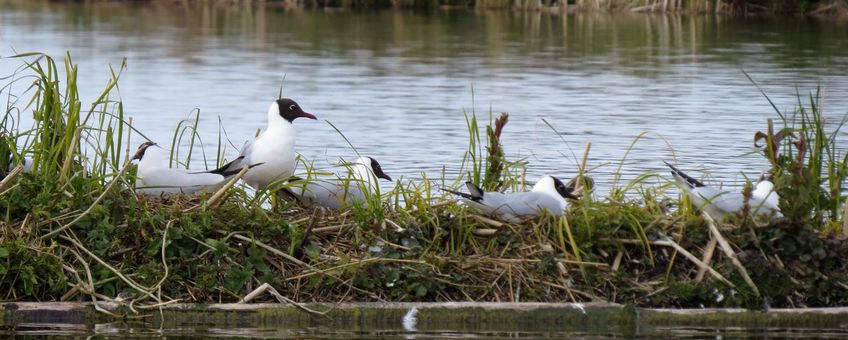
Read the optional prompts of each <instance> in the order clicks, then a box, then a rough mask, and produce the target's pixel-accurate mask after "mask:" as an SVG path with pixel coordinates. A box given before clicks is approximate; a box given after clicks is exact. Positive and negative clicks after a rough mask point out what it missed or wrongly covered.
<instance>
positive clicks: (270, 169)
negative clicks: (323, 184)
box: [223, 98, 318, 190]
mask: <svg viewBox="0 0 848 340" xmlns="http://www.w3.org/2000/svg"><path fill="white" fill-rule="evenodd" d="M297 118H309V119H318V118H316V117H315V116H314V115H313V114H311V113H308V112H305V111H303V109H301V108H300V105H298V104H297V103H296V102H295V101H294V100H291V99H289V98H280V99H277V100H276V101H274V102H273V103H271V107H270V108H268V126H267V127H266V128H265V131H262V133H260V134H259V136H256V138H254V139H253V140H251V141H249V142H247V143H245V145H244V147H243V148H242V149H241V153H240V154H239V156H238V158H236V159H235V160H234V161H232V162H230V163H229V164H227V165H224V167H223V168H224V171H228V172H229V171H238V170H241V168H242V167H244V166H245V165H248V164H257V163H261V165H257V166H255V167H252V168H250V170H248V171H247V173H246V174H245V175H244V177H242V179H243V180H244V181H245V182H246V183H247V184H248V185H250V186H251V187H253V188H254V189H257V190H259V189H272V188H271V186H273V185H276V184H280V182H281V181H282V180H285V179H287V178H289V177H291V175H293V174H294V169H295V166H296V165H297V164H296V161H295V152H294V145H295V136H296V135H297V133H296V131H295V128H294V124H292V123H293V122H294V120H295V119H297Z"/></svg>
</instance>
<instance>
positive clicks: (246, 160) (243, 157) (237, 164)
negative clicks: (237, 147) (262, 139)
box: [219, 139, 256, 173]
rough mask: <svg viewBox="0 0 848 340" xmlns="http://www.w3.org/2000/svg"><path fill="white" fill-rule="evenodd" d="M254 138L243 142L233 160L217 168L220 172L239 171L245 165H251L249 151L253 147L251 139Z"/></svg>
mask: <svg viewBox="0 0 848 340" xmlns="http://www.w3.org/2000/svg"><path fill="white" fill-rule="evenodd" d="M255 140H256V139H251V140H249V141H247V142H245V143H244V146H242V148H241V151H240V152H239V155H238V156H237V157H236V158H235V159H234V160H232V161H231V162H229V163H227V164H224V166H222V167H220V168H219V170H220V173H228V172H233V171H239V170H241V168H243V167H244V166H245V165H249V166H250V165H253V163H252V162H251V160H250V154H251V151H252V149H253V141H255Z"/></svg>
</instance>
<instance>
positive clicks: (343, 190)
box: [288, 156, 392, 210]
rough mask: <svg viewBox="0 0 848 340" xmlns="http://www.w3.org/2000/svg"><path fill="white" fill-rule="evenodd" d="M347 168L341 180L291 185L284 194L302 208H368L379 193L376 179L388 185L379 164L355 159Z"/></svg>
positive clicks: (378, 184) (364, 158) (361, 158)
mask: <svg viewBox="0 0 848 340" xmlns="http://www.w3.org/2000/svg"><path fill="white" fill-rule="evenodd" d="M347 167H348V170H349V171H348V174H347V175H346V176H345V177H342V176H338V177H337V178H335V179H330V180H328V179H318V180H314V181H305V180H296V181H293V182H292V186H291V187H290V188H288V193H289V194H290V195H292V196H294V197H295V198H296V199H297V200H298V201H299V202H300V203H301V204H302V205H305V206H320V207H324V208H328V209H333V210H338V209H343V208H346V207H349V206H350V205H351V204H354V202H360V203H362V204H368V202H370V200H369V197H372V195H378V194H379V193H381V190H380V179H385V180H388V181H392V178H391V177H389V175H387V174H386V173H385V172H383V168H382V167H381V166H380V163H379V162H377V160H376V159H374V158H371V157H367V156H363V157H359V159H357V160H356V162H353V163H350V164H347Z"/></svg>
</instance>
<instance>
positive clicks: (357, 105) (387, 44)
mask: <svg viewBox="0 0 848 340" xmlns="http://www.w3.org/2000/svg"><path fill="white" fill-rule="evenodd" d="M15 51H17V52H26V51H41V52H47V53H49V54H51V55H53V56H56V57H60V56H61V55H63V54H64V53H65V51H69V52H70V53H71V55H72V57H73V59H74V62H76V63H78V64H79V69H80V71H79V74H80V81H81V82H82V92H83V93H82V95H83V98H84V99H85V100H87V102H90V100H92V99H93V98H95V96H96V95H98V94H99V93H100V91H101V89H102V88H103V86H104V84H105V83H106V82H107V80H108V78H109V73H108V72H109V71H108V68H107V66H108V65H109V64H112V65H114V66H115V67H117V66H118V65H120V62H121V59H122V58H124V57H126V58H127V64H128V69H127V70H126V71H125V72H124V73H123V75H122V77H121V80H120V95H121V98H122V99H123V102H124V107H125V111H126V112H127V113H128V114H129V115H131V116H132V117H133V119H134V125H135V126H136V127H137V128H138V129H140V130H141V131H142V132H143V133H144V134H146V135H147V136H148V137H150V138H152V139H154V140H156V141H158V142H160V143H161V144H168V143H170V139H171V137H172V133H173V129H174V127H175V126H176V124H177V122H178V121H179V120H180V119H184V118H187V117H189V116H190V114H191V112H192V110H193V109H195V108H199V109H200V110H201V112H202V115H201V122H200V129H201V131H200V133H201V134H202V136H203V137H204V138H205V139H204V142H205V146H206V148H207V151H208V152H210V153H214V145H215V144H216V142H217V141H216V138H217V133H218V125H219V123H218V119H219V117H220V119H221V121H222V122H223V125H224V126H225V128H226V130H227V133H228V136H229V137H230V140H231V141H232V143H233V144H235V145H239V146H240V145H241V143H242V142H243V141H244V140H246V139H248V138H249V137H250V136H252V135H253V134H254V133H255V131H256V129H258V128H263V127H264V124H265V112H266V110H267V108H268V105H269V104H270V102H271V101H272V100H273V99H275V98H276V95H277V93H278V88H279V84H280V80H281V78H282V77H283V76H284V75H285V85H284V93H285V95H286V96H290V97H293V98H295V99H296V100H297V101H298V102H299V103H300V104H301V105H302V106H303V107H304V108H305V109H306V110H307V111H310V112H314V113H316V114H317V115H318V116H319V118H320V119H321V120H320V121H302V120H299V121H297V122H296V125H297V126H298V129H299V139H298V151H299V152H300V153H301V154H303V155H304V156H306V157H307V158H309V159H312V160H315V162H316V164H317V165H326V164H329V163H334V162H336V161H337V160H338V158H339V157H344V158H350V159H352V158H353V157H354V156H353V152H352V151H351V150H350V148H349V147H348V145H347V143H346V142H345V141H344V139H343V138H342V137H341V136H340V135H339V134H338V133H336V132H335V131H334V130H333V128H332V127H331V126H330V125H329V124H328V122H331V123H333V124H335V125H336V126H337V127H338V128H339V129H340V130H341V131H342V132H344V134H345V135H346V136H347V137H348V138H349V139H350V141H351V142H352V143H353V144H354V145H355V146H356V147H357V148H358V149H359V150H360V152H362V153H363V154H367V155H371V156H374V157H375V158H377V159H379V160H380V162H381V163H382V164H383V168H384V169H385V170H386V171H387V172H388V173H389V174H390V175H392V176H393V177H399V176H400V175H403V176H404V177H406V178H420V177H421V172H422V171H426V172H428V173H429V175H430V177H439V176H440V173H439V172H440V171H441V169H442V168H443V167H444V168H446V169H447V171H448V172H449V175H448V177H449V179H452V178H453V177H455V173H456V171H457V170H458V168H459V166H460V160H461V158H462V155H463V153H464V150H465V148H466V146H467V144H468V143H467V133H466V129H465V118H464V116H463V111H468V112H470V111H476V112H477V113H478V114H480V115H482V116H483V117H486V116H487V115H488V112H490V111H492V112H495V113H499V112H502V111H505V112H509V113H510V122H509V124H508V125H507V128H506V131H505V132H504V136H503V142H504V143H505V145H506V148H507V156H508V157H510V158H512V159H518V158H524V157H526V158H527V159H528V161H529V162H530V164H529V168H528V175H529V177H530V179H531V180H533V179H535V178H536V177H538V176H540V175H542V174H546V173H551V174H555V175H559V176H563V177H569V176H571V175H573V174H574V173H575V172H576V166H575V160H574V159H573V157H572V150H573V152H574V153H575V154H577V155H578V156H579V155H580V154H582V152H583V149H584V146H585V143H587V142H592V143H593V144H592V149H591V154H590V166H597V165H604V164H607V165H605V166H601V167H600V168H598V169H597V170H595V176H597V177H598V178H596V180H597V181H598V182H600V183H604V182H607V181H608V180H609V179H610V178H611V174H612V173H613V172H614V171H615V170H616V167H617V164H618V162H619V160H620V159H621V158H622V157H623V156H624V155H625V152H626V150H627V148H628V147H629V146H630V144H631V143H632V142H633V141H634V139H635V137H636V136H637V135H639V134H640V133H643V132H648V134H647V135H646V138H644V139H643V140H641V141H639V142H638V143H637V144H636V146H635V148H634V149H633V150H632V152H631V153H630V154H629V156H628V159H627V161H626V162H625V164H624V167H623V171H624V173H625V179H627V178H632V177H633V176H635V175H636V174H640V173H644V172H646V171H663V173H664V166H663V165H662V162H661V161H662V160H671V159H672V158H673V153H672V148H671V147H669V145H671V146H672V147H673V150H675V152H676V156H677V157H678V160H679V161H680V162H681V164H682V165H683V166H684V168H686V169H692V170H696V169H710V170H711V171H712V172H713V174H714V175H715V176H716V177H717V178H719V179H720V180H722V181H724V182H735V183H737V184H738V183H739V181H741V180H742V177H741V175H740V171H745V173H746V174H747V175H749V176H756V175H758V174H759V171H761V170H763V169H764V168H765V167H766V166H767V163H766V162H765V161H764V160H763V159H762V158H761V157H759V156H757V155H751V154H750V151H751V150H752V137H753V134H754V132H756V131H757V130H763V129H765V124H766V119H767V118H769V117H776V115H775V114H774V112H773V110H772V109H771V108H770V106H769V105H768V103H767V102H766V100H765V99H764V98H763V97H762V95H761V94H760V93H759V91H758V90H757V88H756V87H755V86H753V85H752V84H751V83H750V81H749V80H748V79H747V78H746V77H745V75H744V74H743V70H744V71H746V72H748V73H749V74H750V75H751V76H752V77H753V78H754V79H755V80H756V81H757V82H759V83H760V84H761V85H762V86H763V87H764V89H765V90H766V91H767V93H768V94H769V95H770V96H771V98H772V99H773V100H774V101H775V103H776V104H777V106H778V107H779V108H780V109H782V110H792V109H793V108H794V106H795V104H796V98H795V93H796V91H798V92H800V93H802V94H806V93H808V92H809V91H813V90H815V88H816V87H817V86H822V87H823V89H824V93H825V98H826V99H825V106H826V111H827V112H830V113H831V117H834V118H836V117H838V116H839V115H841V114H844V113H845V112H846V111H848V25H846V24H845V23H838V22H830V21H822V20H816V19H809V18H748V19H739V18H727V17H719V18H716V17H687V16H646V15H626V14H619V15H549V14H541V13H509V12H484V13H473V12H466V11H436V12H407V11H361V12H360V11H331V10H284V9H278V8H264V7H251V6H244V5H239V6H220V7H219V6H213V5H208V4H206V5H199V6H181V5H176V6H164V5H127V4H94V5H83V4H76V3H71V4H67V3H50V2H41V1H12V2H8V1H7V2H0V55H2V56H6V57H7V56H10V55H13V54H14V53H15ZM20 65H21V60H19V59H0V71H2V72H0V73H2V74H3V75H8V74H11V73H12V72H13V71H14V70H15V69H16V68H17V67H19V66H20ZM26 86H28V84H26V83H23V82H21V83H18V84H16V85H15V86H13V88H12V89H11V91H12V92H13V93H14V92H16V91H22V90H23V89H25V87H26ZM472 93H473V95H472ZM7 94H8V90H7V91H6V92H4V93H3V96H6V95H7ZM543 120H546V121H547V122H549V123H550V124H551V125H553V126H554V127H555V128H556V129H557V130H558V131H559V134H557V133H555V132H554V131H553V130H552V129H551V128H549V127H548V126H547V125H546V124H545V123H544V122H543ZM133 138H134V140H135V141H139V140H140V139H139V138H140V137H138V136H135V137H133ZM230 151H231V152H230V155H233V154H234V153H235V151H233V150H230ZM746 154H747V155H746Z"/></svg>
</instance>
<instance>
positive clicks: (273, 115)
mask: <svg viewBox="0 0 848 340" xmlns="http://www.w3.org/2000/svg"><path fill="white" fill-rule="evenodd" d="M277 117H279V118H282V119H285V120H286V122H288V123H289V124H291V123H292V122H294V120H295V119H298V118H309V119H318V117H315V115H313V114H311V113H309V112H306V111H303V109H301V108H300V105H298V104H297V103H296V102H295V101H294V100H291V99H289V98H280V99H277V100H276V101H275V102H273V103H271V108H269V109H268V119H269V120H276V119H278V118H277Z"/></svg>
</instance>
